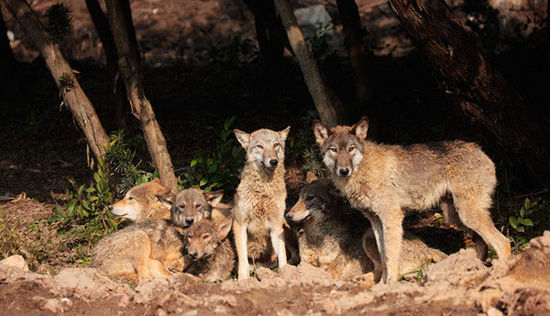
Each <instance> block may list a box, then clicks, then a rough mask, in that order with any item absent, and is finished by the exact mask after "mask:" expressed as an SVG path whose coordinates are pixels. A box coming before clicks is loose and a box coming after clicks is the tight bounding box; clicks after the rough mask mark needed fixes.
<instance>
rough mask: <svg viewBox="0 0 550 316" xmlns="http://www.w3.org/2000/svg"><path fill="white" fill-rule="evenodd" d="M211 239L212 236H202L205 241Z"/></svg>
mask: <svg viewBox="0 0 550 316" xmlns="http://www.w3.org/2000/svg"><path fill="white" fill-rule="evenodd" d="M209 238H210V235H204V236H202V239H204V240H207V239H209Z"/></svg>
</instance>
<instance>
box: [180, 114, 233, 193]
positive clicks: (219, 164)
mask: <svg viewBox="0 0 550 316" xmlns="http://www.w3.org/2000/svg"><path fill="white" fill-rule="evenodd" d="M235 118H236V117H235V116H233V117H231V118H229V119H227V120H225V122H224V124H223V128H222V130H221V132H220V138H219V141H218V144H217V146H216V149H215V150H214V152H213V154H212V155H211V156H203V155H201V156H199V157H197V158H195V159H193V160H191V162H190V163H189V167H188V168H186V171H185V172H184V173H183V174H182V175H181V176H180V181H179V185H180V186H181V187H182V188H185V187H199V188H201V189H203V190H205V191H212V190H218V189H224V191H226V192H230V191H232V190H234V189H235V187H236V186H237V184H238V181H239V168H240V166H241V164H242V158H241V157H242V154H243V150H242V148H241V146H238V145H236V143H235V138H234V137H232V134H233V130H232V125H233V123H234V122H235Z"/></svg>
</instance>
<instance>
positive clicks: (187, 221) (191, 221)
mask: <svg viewBox="0 0 550 316" xmlns="http://www.w3.org/2000/svg"><path fill="white" fill-rule="evenodd" d="M194 221H195V220H194V219H192V218H186V219H185V225H187V226H188V227H189V226H191V225H193V222H194Z"/></svg>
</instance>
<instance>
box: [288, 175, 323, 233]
mask: <svg viewBox="0 0 550 316" xmlns="http://www.w3.org/2000/svg"><path fill="white" fill-rule="evenodd" d="M333 201H334V196H333V193H332V191H331V187H330V183H329V182H328V180H319V179H317V177H315V176H314V175H313V174H311V175H310V174H308V183H307V184H306V185H304V186H303V187H302V189H301V190H300V195H299V197H298V201H297V202H296V204H294V206H293V207H292V208H291V209H290V211H289V212H288V213H287V214H286V217H287V218H288V219H289V220H290V221H292V222H301V221H303V220H309V219H311V220H313V221H315V222H317V221H318V220H321V219H323V218H326V216H330V213H331V212H332V205H333V204H334V203H333Z"/></svg>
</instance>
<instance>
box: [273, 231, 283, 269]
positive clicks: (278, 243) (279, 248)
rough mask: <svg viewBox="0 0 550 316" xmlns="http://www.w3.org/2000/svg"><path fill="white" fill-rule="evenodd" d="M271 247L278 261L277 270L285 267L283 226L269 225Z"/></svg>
mask: <svg viewBox="0 0 550 316" xmlns="http://www.w3.org/2000/svg"><path fill="white" fill-rule="evenodd" d="M270 237H271V245H273V250H274V251H275V254H276V255H277V259H278V261H279V269H281V268H282V267H284V266H286V248H285V240H284V231H283V225H282V224H278V223H271V227H270Z"/></svg>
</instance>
